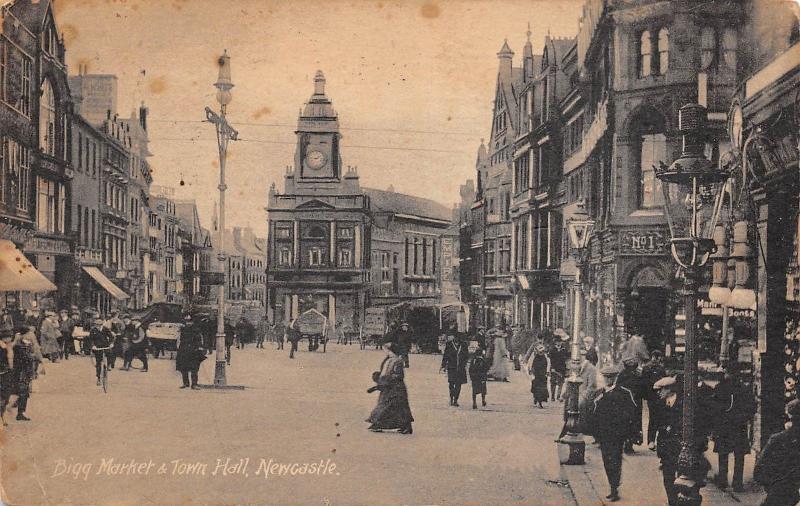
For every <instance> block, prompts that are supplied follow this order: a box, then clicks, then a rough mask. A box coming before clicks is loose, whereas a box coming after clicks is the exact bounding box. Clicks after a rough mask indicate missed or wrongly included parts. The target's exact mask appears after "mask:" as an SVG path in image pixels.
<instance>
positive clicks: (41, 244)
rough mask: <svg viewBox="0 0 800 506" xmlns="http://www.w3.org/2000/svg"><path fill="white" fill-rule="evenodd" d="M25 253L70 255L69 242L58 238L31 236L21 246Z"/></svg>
mask: <svg viewBox="0 0 800 506" xmlns="http://www.w3.org/2000/svg"><path fill="white" fill-rule="evenodd" d="M23 250H24V251H25V253H37V254H40V255H70V256H71V255H72V251H70V248H69V243H67V242H66V241H61V240H58V239H48V238H46V237H32V238H30V239H28V240H27V241H26V242H25V245H24V246H23Z"/></svg>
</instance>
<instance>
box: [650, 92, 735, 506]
mask: <svg viewBox="0 0 800 506" xmlns="http://www.w3.org/2000/svg"><path fill="white" fill-rule="evenodd" d="M705 122H706V110H705V108H704V107H703V106H701V105H697V104H688V105H685V106H683V107H681V110H680V116H679V119H678V123H679V126H678V128H679V130H680V131H681V134H682V135H683V150H682V153H681V156H680V157H679V158H678V159H677V160H675V161H674V162H673V163H672V165H670V166H669V167H667V166H666V165H665V164H663V163H661V164H660V166H659V167H656V168H655V172H656V177H658V178H659V179H660V180H661V186H662V190H663V193H664V208H665V211H666V217H667V223H668V224H669V230H670V234H671V236H672V240H671V242H670V244H671V250H672V256H673V258H674V259H675V262H677V263H678V265H679V266H680V268H681V270H682V271H683V280H684V287H683V291H682V295H683V296H684V300H685V311H686V352H685V357H684V373H683V417H682V421H683V431H682V434H681V451H680V454H679V456H678V474H679V476H678V478H677V479H676V480H675V486H676V488H677V490H678V501H679V504H681V505H685V506H689V505H692V506H695V505H699V504H700V503H701V502H702V500H703V499H702V496H701V495H700V481H701V479H702V477H701V476H698V474H699V473H698V470H699V469H700V466H699V461H700V455H699V452H698V448H697V444H696V442H695V430H694V429H695V404H696V400H697V343H696V334H697V323H696V317H697V288H698V281H699V277H700V273H701V268H702V267H703V266H704V265H705V264H706V262H707V261H708V259H709V257H710V255H711V254H712V253H714V252H715V251H716V245H715V244H714V239H713V238H712V235H713V233H714V231H715V229H716V223H717V220H718V218H719V214H720V209H721V207H722V201H723V196H724V192H723V191H722V187H723V186H724V184H725V183H726V181H727V180H728V177H729V174H728V172H727V171H725V170H722V168H720V167H719V166H718V165H717V164H714V163H713V162H711V161H710V160H708V159H707V158H706V157H705V156H704V144H705V141H706V135H707V134H706V132H705Z"/></svg>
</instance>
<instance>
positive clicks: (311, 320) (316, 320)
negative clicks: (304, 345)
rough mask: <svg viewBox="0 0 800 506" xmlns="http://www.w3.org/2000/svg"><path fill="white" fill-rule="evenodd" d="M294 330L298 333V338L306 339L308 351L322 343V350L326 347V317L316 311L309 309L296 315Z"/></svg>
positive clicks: (314, 349)
mask: <svg viewBox="0 0 800 506" xmlns="http://www.w3.org/2000/svg"><path fill="white" fill-rule="evenodd" d="M295 330H297V332H298V333H299V334H300V339H308V351H316V350H317V349H319V345H320V343H321V344H322V352H323V353H325V351H326V349H327V347H328V318H327V317H326V316H325V315H323V314H322V313H320V312H319V311H317V310H316V309H309V310H308V311H306V312H305V313H303V314H301V315H300V316H298V317H297V320H296V321H295Z"/></svg>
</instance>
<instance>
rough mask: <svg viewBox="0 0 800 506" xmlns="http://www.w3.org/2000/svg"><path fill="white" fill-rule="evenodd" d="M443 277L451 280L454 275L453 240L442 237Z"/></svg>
mask: <svg viewBox="0 0 800 506" xmlns="http://www.w3.org/2000/svg"><path fill="white" fill-rule="evenodd" d="M441 264H442V279H443V280H449V279H451V277H452V276H453V240H452V239H450V238H447V237H443V238H442V261H441Z"/></svg>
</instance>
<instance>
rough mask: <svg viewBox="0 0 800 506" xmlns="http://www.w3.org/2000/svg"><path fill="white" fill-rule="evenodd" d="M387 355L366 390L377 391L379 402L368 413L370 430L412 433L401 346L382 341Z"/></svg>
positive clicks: (411, 417) (411, 419)
mask: <svg viewBox="0 0 800 506" xmlns="http://www.w3.org/2000/svg"><path fill="white" fill-rule="evenodd" d="M383 349H384V350H385V351H386V357H384V359H383V362H381V366H380V370H378V371H375V372H374V373H373V374H372V379H373V380H374V381H375V386H374V387H372V388H370V389H369V390H367V392H369V393H371V392H374V391H375V390H378V391H380V396H379V397H378V404H377V405H376V406H375V409H373V410H372V413H370V415H369V418H367V420H366V421H367V422H369V423H370V426H369V430H371V431H373V432H382V431H384V430H393V429H399V432H400V434H411V433H413V429H412V427H411V422H413V421H414V417H413V416H412V415H411V407H410V406H409V404H408V390H406V383H405V372H404V369H405V365H404V363H403V358H402V357H401V356H400V346H399V345H398V344H397V343H396V342H388V343H385V344H384V345H383Z"/></svg>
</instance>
